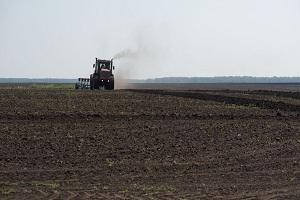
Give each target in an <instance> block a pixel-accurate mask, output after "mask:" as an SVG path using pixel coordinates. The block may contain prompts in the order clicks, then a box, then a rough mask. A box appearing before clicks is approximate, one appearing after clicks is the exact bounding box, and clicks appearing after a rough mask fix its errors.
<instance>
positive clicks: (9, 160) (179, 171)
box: [0, 87, 300, 199]
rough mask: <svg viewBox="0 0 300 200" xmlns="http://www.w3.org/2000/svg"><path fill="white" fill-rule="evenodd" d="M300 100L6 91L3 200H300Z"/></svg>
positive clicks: (0, 135)
mask: <svg viewBox="0 0 300 200" xmlns="http://www.w3.org/2000/svg"><path fill="white" fill-rule="evenodd" d="M299 97H300V94H299V93H298V92H284V91H281V92H280V91H277V92H272V91H263V90H260V91H248V90H245V91H243V90H234V91H230V90H205V91H200V90H193V91H180V90H145V89H136V90H116V91H76V90H68V89H32V88H31V89H30V88H16V87H14V88H8V87H6V88H0V199H211V198H215V199H243V198H244V199H257V198H259V199H299V198H300V103H299V102H300V99H299Z"/></svg>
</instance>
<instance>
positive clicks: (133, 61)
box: [113, 26, 170, 89]
mask: <svg viewBox="0 0 300 200" xmlns="http://www.w3.org/2000/svg"><path fill="white" fill-rule="evenodd" d="M150 30H151V31H150ZM167 35H168V31H167V30H164V31H161V30H160V31H159V30H158V29H155V28H154V27H151V26H148V27H147V28H144V29H139V31H137V32H136V33H135V34H134V37H135V38H134V40H133V41H134V42H133V45H132V47H131V48H124V49H123V50H121V51H119V52H118V53H116V54H115V55H114V56H113V59H114V62H115V63H116V64H117V67H116V74H115V76H116V88H117V89H127V88H129V87H130V83H129V80H130V79H134V78H136V75H138V74H145V73H146V74H150V73H151V71H161V70H162V69H163V68H164V62H165V61H166V60H167V59H169V58H170V55H169V45H170V41H168V39H167Z"/></svg>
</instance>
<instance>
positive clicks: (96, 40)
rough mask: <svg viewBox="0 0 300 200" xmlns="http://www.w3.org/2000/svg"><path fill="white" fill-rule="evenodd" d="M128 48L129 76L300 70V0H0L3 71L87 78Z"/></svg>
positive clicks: (121, 63)
mask: <svg viewBox="0 0 300 200" xmlns="http://www.w3.org/2000/svg"><path fill="white" fill-rule="evenodd" d="M124 49H133V51H137V52H138V54H137V57H130V58H127V59H122V60H118V61H116V62H115V65H116V67H117V69H118V70H122V73H125V74H126V76H127V75H128V76H130V78H152V77H163V76H223V75H225V76H229V75H249V76H300V1H299V0H151V1H150V0H43V1H42V0H0V77H28V78H42V77H53V78H54V77H58V78H76V77H84V76H88V75H89V74H90V73H91V72H92V68H91V65H92V63H93V61H94V58H95V57H96V56H97V57H100V58H107V59H110V58H111V57H113V56H114V55H115V54H116V53H118V52H120V51H122V50H124ZM124 71H125V72H124ZM119 72H120V71H119ZM117 73H118V71H117ZM120 73H121V72H120Z"/></svg>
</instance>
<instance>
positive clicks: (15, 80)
mask: <svg viewBox="0 0 300 200" xmlns="http://www.w3.org/2000/svg"><path fill="white" fill-rule="evenodd" d="M76 81H77V79H56V78H42V79H32V78H0V83H75V82H76Z"/></svg>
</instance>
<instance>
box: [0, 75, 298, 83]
mask: <svg viewBox="0 0 300 200" xmlns="http://www.w3.org/2000/svg"><path fill="white" fill-rule="evenodd" d="M76 81H77V79H56V78H44V79H31V78H0V83H75V82H76ZM128 82H130V83H300V77H253V76H218V77H164V78H154V79H130V80H128Z"/></svg>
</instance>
